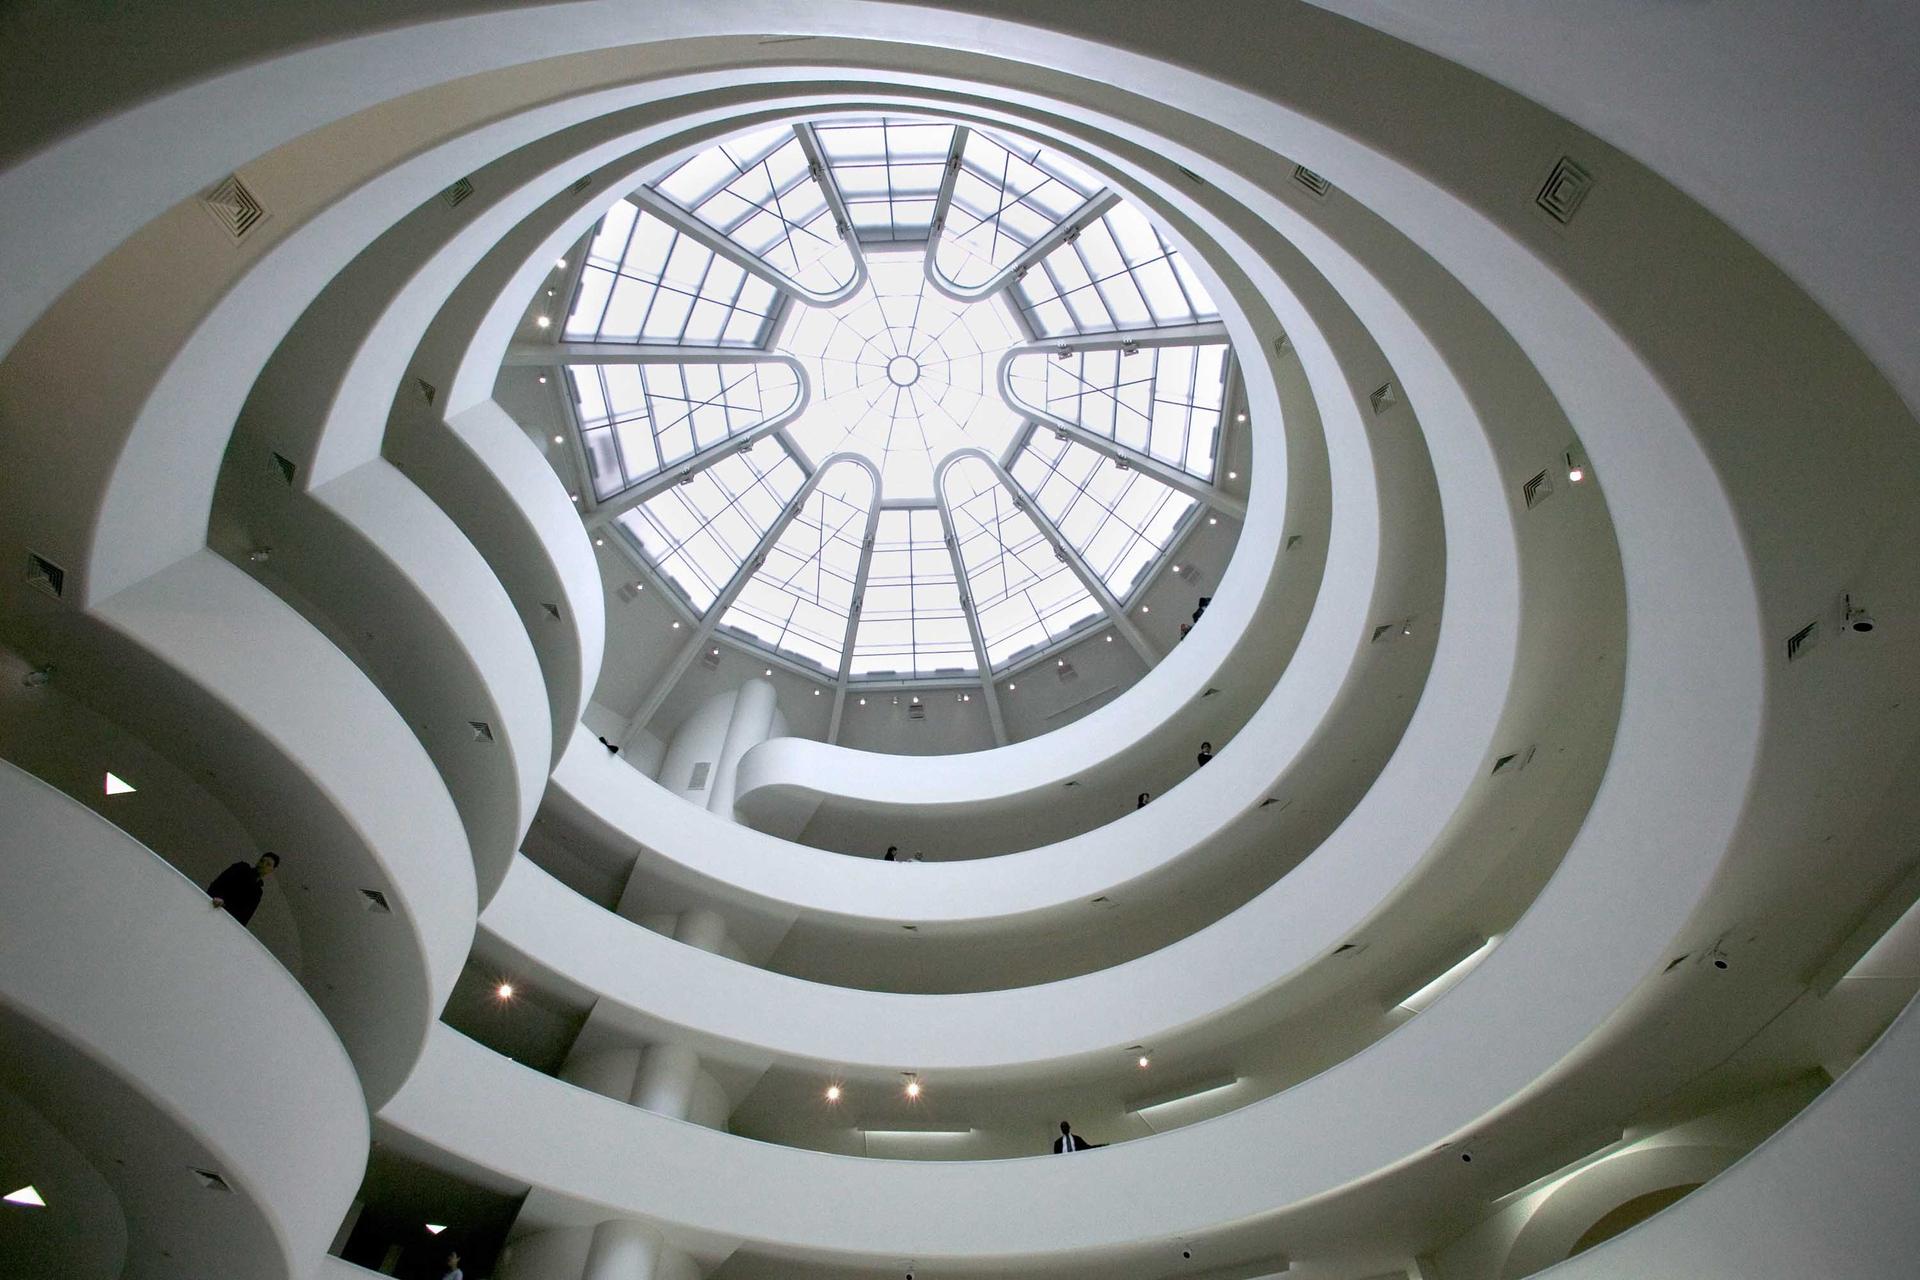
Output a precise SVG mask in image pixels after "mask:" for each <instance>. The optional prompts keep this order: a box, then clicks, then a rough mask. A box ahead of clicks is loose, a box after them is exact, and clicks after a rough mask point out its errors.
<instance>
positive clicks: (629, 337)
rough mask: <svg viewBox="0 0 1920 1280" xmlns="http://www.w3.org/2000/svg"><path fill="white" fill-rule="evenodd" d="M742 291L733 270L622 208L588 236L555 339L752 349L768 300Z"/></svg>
mask: <svg viewBox="0 0 1920 1280" xmlns="http://www.w3.org/2000/svg"><path fill="white" fill-rule="evenodd" d="M756 283H757V282H756ZM747 286H748V280H747V277H746V273H745V272H744V271H742V270H741V269H740V268H739V267H738V266H736V265H734V264H733V263H731V262H728V261H727V260H726V259H724V258H720V257H718V256H716V255H715V254H714V252H713V250H711V249H709V248H707V247H706V246H705V245H703V244H701V243H700V242H699V241H698V240H696V239H694V238H693V237H691V236H687V235H683V234H681V233H680V232H679V231H677V230H675V229H674V228H673V227H671V226H669V225H668V224H667V223H665V222H663V221H661V220H660V219H659V218H657V217H655V216H654V215H652V214H650V213H643V212H641V211H640V210H639V209H638V208H636V207H635V206H634V205H633V204H632V203H631V202H629V201H626V200H622V201H620V203H618V204H616V205H614V206H613V208H611V209H609V210H608V211H607V213H606V216H605V217H603V218H602V219H601V220H600V226H599V229H598V230H596V231H595V232H594V236H593V241H592V243H591V244H590V245H589V246H588V249H587V260H586V262H585V263H584V264H582V266H581V270H580V284H579V287H578V288H577V289H575V290H574V295H573V308H572V310H571V312H570V313H569V314H568V316H567V323H566V325H565V327H564V328H563V329H562V330H561V333H562V336H563V337H564V338H565V339H566V340H568V341H570V342H639V341H645V342H650V343H656V342H664V343H673V344H676V345H686V344H698V345H710V346H739V347H747V346H758V345H759V344H760V343H761V342H762V341H763V340H764V339H765V337H766V330H767V317H768V316H769V315H770V314H771V313H772V310H773V303H774V295H773V291H772V290H771V289H764V288H763V289H750V288H748V287H747Z"/></svg>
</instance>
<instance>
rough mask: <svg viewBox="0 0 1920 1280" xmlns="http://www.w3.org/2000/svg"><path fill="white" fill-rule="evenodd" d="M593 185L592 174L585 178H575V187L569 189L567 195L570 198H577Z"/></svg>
mask: <svg viewBox="0 0 1920 1280" xmlns="http://www.w3.org/2000/svg"><path fill="white" fill-rule="evenodd" d="M592 185H593V175H592V174H588V175H587V176H586V177H584V178H575V179H574V180H573V185H572V186H570V187H568V188H567V194H568V195H570V196H577V195H579V194H580V193H581V192H582V191H585V190H586V189H587V188H588V187H590V186H592Z"/></svg>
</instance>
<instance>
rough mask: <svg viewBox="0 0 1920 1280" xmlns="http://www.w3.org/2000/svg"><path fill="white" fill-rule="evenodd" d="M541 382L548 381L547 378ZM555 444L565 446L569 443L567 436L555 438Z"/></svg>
mask: <svg viewBox="0 0 1920 1280" xmlns="http://www.w3.org/2000/svg"><path fill="white" fill-rule="evenodd" d="M540 381H542V382H545V381H546V379H545V378H542V379H540ZM553 442H554V443H555V444H565V443H566V442H567V438H566V437H565V436H555V437H554V438H553Z"/></svg>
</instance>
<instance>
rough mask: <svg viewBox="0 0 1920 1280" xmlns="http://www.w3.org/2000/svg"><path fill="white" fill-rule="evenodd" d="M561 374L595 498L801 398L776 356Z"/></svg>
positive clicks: (577, 368)
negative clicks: (576, 421)
mask: <svg viewBox="0 0 1920 1280" xmlns="http://www.w3.org/2000/svg"><path fill="white" fill-rule="evenodd" d="M566 374H567V385H568V387H569V388H570V389H571V390H572V392H573V403H574V410H575V412H576V414H577V415H578V418H579V423H580V443H581V445H582V446H583V447H584V448H585V450H586V455H587V473H588V475H589V476H590V477H591V479H592V481H593V496H594V500H595V501H596V502H605V501H607V500H608V499H610V498H614V497H617V496H619V495H620V494H621V493H622V492H624V491H626V490H627V489H630V488H632V487H633V486H634V485H636V484H638V483H640V482H641V481H643V480H646V479H648V478H649V477H652V476H655V475H658V474H659V473H660V472H662V471H664V470H666V469H667V468H668V467H671V466H672V465H674V464H675V463H677V462H680V461H683V460H684V459H686V458H689V457H691V456H692V455H694V454H695V453H697V452H699V451H700V450H702V449H706V448H710V447H711V446H713V445H716V444H718V443H720V442H721V441H723V440H726V439H728V438H729V437H731V436H737V435H741V434H744V433H746V432H750V431H752V430H754V429H755V428H757V427H760V426H762V425H763V424H765V423H767V422H769V421H772V420H774V419H777V418H779V417H781V416H782V415H784V414H787V413H790V412H792V411H793V408H794V406H795V405H797V404H798V403H799V402H800V379H799V377H798V376H797V375H796V374H795V372H794V369H793V366H791V365H789V364H787V363H786V362H785V361H780V360H766V361H759V362H753V363H748V362H741V363H738V364H736V363H732V362H725V363H646V364H595V365H579V364H576V365H568V366H566Z"/></svg>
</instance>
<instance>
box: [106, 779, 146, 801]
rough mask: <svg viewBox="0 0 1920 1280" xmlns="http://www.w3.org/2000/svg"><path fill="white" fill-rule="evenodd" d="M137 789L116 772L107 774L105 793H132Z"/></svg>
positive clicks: (112, 794)
mask: <svg viewBox="0 0 1920 1280" xmlns="http://www.w3.org/2000/svg"><path fill="white" fill-rule="evenodd" d="M139 789H140V788H138V787H136V786H134V785H133V784H132V783H131V782H128V781H127V780H126V779H125V778H123V777H121V776H120V775H119V774H117V773H108V774H107V794H108V795H110V796H125V795H132V794H133V793H134V792H135V791H138V790H139Z"/></svg>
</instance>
